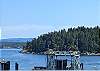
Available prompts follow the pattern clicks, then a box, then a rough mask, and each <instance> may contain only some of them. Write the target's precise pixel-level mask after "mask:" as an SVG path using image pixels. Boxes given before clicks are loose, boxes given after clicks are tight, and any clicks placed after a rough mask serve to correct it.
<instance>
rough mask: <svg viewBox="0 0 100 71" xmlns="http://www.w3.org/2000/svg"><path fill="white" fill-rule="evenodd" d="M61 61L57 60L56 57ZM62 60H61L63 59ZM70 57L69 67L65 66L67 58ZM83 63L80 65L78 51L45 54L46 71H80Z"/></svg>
mask: <svg viewBox="0 0 100 71" xmlns="http://www.w3.org/2000/svg"><path fill="white" fill-rule="evenodd" d="M59 56H60V57H61V58H62V59H58V57H59ZM62 56H63V57H64V59H63V57H62ZM67 56H70V57H71V60H70V65H67V61H68V58H67ZM82 69H83V63H80V54H79V51H73V52H65V51H64V52H62V51H59V52H58V51H52V52H49V53H47V70H82Z"/></svg>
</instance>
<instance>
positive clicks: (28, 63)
mask: <svg viewBox="0 0 100 71" xmlns="http://www.w3.org/2000/svg"><path fill="white" fill-rule="evenodd" d="M20 50H21V49H0V59H5V60H8V61H11V67H10V68H11V70H14V69H15V63H16V62H17V63H18V64H19V69H20V70H32V69H33V68H34V66H44V67H46V66H47V56H46V55H33V54H22V53H19V51H20ZM59 58H60V57H59ZM67 58H68V59H69V60H70V57H69V56H67ZM80 61H81V62H82V63H83V64H84V70H100V56H81V57H80Z"/></svg>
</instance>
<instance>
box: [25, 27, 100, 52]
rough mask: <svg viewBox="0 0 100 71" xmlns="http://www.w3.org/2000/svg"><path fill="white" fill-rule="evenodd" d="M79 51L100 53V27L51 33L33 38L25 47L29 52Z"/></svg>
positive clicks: (78, 28)
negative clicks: (50, 50) (49, 50)
mask: <svg viewBox="0 0 100 71" xmlns="http://www.w3.org/2000/svg"><path fill="white" fill-rule="evenodd" d="M48 49H52V50H54V51H69V50H79V51H80V52H82V53H83V52H94V53H99V52H100V27H99V26H96V27H90V28H88V27H84V26H82V27H77V28H69V29H68V30H65V29H62V30H60V31H54V32H49V33H48V34H43V35H40V36H38V38H33V39H32V41H31V42H28V41H27V43H26V45H25V46H23V50H27V52H35V53H40V52H45V51H47V50H48Z"/></svg>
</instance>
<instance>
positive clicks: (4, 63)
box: [0, 59, 10, 70]
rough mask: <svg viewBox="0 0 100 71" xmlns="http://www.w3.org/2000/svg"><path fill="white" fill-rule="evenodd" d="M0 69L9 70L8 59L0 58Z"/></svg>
mask: <svg viewBox="0 0 100 71" xmlns="http://www.w3.org/2000/svg"><path fill="white" fill-rule="evenodd" d="M0 70H10V61H5V60H4V59H3V60H0Z"/></svg>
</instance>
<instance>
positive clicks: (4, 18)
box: [0, 0, 100, 38]
mask: <svg viewBox="0 0 100 71" xmlns="http://www.w3.org/2000/svg"><path fill="white" fill-rule="evenodd" d="M97 25H98V26H100V0H0V29H1V31H2V32H1V35H2V38H27V37H28V38H30V37H37V36H38V35H40V34H43V33H47V32H50V31H54V30H60V29H62V28H65V29H68V28H70V27H77V26H86V27H94V26H97Z"/></svg>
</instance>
